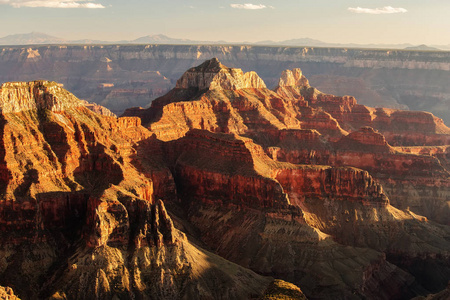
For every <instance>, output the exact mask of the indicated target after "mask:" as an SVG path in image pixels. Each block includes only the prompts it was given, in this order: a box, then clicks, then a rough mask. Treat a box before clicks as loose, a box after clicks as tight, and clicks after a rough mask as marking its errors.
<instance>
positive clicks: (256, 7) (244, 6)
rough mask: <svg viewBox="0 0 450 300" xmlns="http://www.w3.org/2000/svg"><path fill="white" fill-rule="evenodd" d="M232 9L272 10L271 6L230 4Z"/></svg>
mask: <svg viewBox="0 0 450 300" xmlns="http://www.w3.org/2000/svg"><path fill="white" fill-rule="evenodd" d="M230 6H231V7H232V8H237V9H264V8H273V7H271V6H266V5H263V4H251V3H245V4H230Z"/></svg>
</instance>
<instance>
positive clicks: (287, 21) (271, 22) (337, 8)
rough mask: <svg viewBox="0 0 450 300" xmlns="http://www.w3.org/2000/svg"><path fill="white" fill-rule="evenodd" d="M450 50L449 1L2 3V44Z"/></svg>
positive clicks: (70, 0) (68, 0)
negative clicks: (193, 43)
mask: <svg viewBox="0 0 450 300" xmlns="http://www.w3.org/2000/svg"><path fill="white" fill-rule="evenodd" d="M32 31H38V32H43V33H46V34H50V35H53V36H57V37H60V38H64V39H68V40H76V39H85V38H86V39H97V40H106V41H119V40H132V39H136V38H138V37H141V36H146V35H154V34H165V35H167V36H169V37H172V38H185V39H191V40H201V41H219V40H225V41H227V42H244V41H246V42H257V41H264V40H273V41H283V40H289V39H296V38H306V37H308V38H313V39H318V40H321V41H324V42H329V43H358V44H371V43H374V44H401V43H411V44H415V45H419V44H427V45H448V44H450V0H277V1H275V0H267V1H266V0H243V1H239V0H166V1H163V0H159V1H158V0H0V37H3V36H6V35H10V34H19V33H29V32H32Z"/></svg>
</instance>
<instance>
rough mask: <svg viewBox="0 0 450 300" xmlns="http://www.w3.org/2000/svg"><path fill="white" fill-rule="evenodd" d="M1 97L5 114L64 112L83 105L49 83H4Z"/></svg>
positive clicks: (0, 89) (0, 107)
mask: <svg viewBox="0 0 450 300" xmlns="http://www.w3.org/2000/svg"><path fill="white" fill-rule="evenodd" d="M0 95H1V99H0V109H1V111H2V113H3V114H6V113H18V112H23V111H27V110H38V109H41V110H50V111H53V112H62V111H64V110H65V109H67V108H72V107H78V106H81V105H82V102H80V101H79V100H78V99H76V98H75V96H73V95H72V94H70V93H69V92H68V91H66V90H64V89H63V88H61V87H60V86H59V85H58V84H57V83H56V82H48V81H35V82H29V83H25V82H15V83H4V84H2V86H1V87H0Z"/></svg>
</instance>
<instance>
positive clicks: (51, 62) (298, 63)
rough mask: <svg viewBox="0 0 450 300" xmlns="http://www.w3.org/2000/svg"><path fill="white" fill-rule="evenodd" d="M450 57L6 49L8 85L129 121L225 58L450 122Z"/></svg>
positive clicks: (3, 65)
mask: <svg viewBox="0 0 450 300" xmlns="http://www.w3.org/2000/svg"><path fill="white" fill-rule="evenodd" d="M449 56H450V52H448V51H447V52H445V51H434V52H430V51H407V50H383V49H377V50H375V49H349V48H314V47H281V46H237V45H236V46H233V45H226V46H221V45H53V46H51V45H50V46H47V45H42V46H15V47H14V46H2V48H1V52H0V82H9V81H32V80H36V79H45V80H52V81H56V82H58V83H61V84H64V86H65V87H66V88H67V89H68V90H70V91H71V92H73V93H74V94H75V95H76V96H77V97H78V98H81V99H85V100H87V101H89V102H94V103H97V104H100V105H103V106H105V107H107V108H108V109H110V110H112V111H113V112H114V113H116V114H121V113H122V112H123V111H124V110H125V109H126V108H129V107H132V106H142V107H148V106H149V105H150V103H151V101H152V100H153V99H155V98H157V97H159V96H162V95H164V94H166V93H167V92H168V91H169V90H170V89H171V88H173V87H174V86H175V82H176V80H177V79H178V78H179V77H180V76H181V75H182V74H183V72H184V71H185V70H187V69H188V68H191V67H193V66H196V65H199V64H200V63H201V62H203V61H204V60H206V59H211V58H213V57H217V58H218V59H220V61H222V62H223V63H224V64H225V65H227V66H230V67H236V68H242V69H243V70H244V71H245V72H247V71H255V72H256V73H258V74H259V75H260V76H261V78H262V79H263V80H264V81H265V83H266V85H267V86H268V87H270V88H274V87H275V86H276V85H277V83H278V78H279V77H280V74H281V72H282V71H284V70H286V69H294V68H301V69H302V70H303V72H304V73H305V74H307V76H308V78H309V80H310V81H311V82H312V84H313V86H315V87H317V88H318V89H319V90H322V91H324V92H326V93H330V94H335V95H352V96H354V97H355V98H356V99H357V100H358V102H359V103H361V104H365V105H368V106H372V107H386V108H401V109H409V110H419V111H428V112H431V113H433V114H434V115H436V116H437V117H440V118H442V119H443V120H444V121H445V122H446V123H447V124H449V123H450V119H449V116H450V111H449V107H450V105H449V101H450V90H449V89H450V88H449V85H448V82H449V81H450V75H449V74H450V73H449V70H450V63H449Z"/></svg>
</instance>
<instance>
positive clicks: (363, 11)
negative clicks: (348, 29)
mask: <svg viewBox="0 0 450 300" xmlns="http://www.w3.org/2000/svg"><path fill="white" fill-rule="evenodd" d="M348 10H349V11H351V12H354V13H357V14H372V15H381V14H398V13H405V12H407V11H408V10H406V9H405V8H402V7H392V6H385V7H381V8H363V7H349V8H348Z"/></svg>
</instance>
